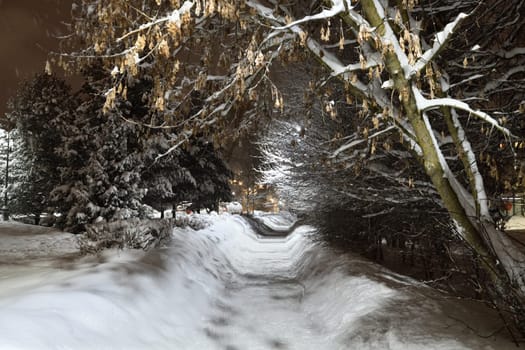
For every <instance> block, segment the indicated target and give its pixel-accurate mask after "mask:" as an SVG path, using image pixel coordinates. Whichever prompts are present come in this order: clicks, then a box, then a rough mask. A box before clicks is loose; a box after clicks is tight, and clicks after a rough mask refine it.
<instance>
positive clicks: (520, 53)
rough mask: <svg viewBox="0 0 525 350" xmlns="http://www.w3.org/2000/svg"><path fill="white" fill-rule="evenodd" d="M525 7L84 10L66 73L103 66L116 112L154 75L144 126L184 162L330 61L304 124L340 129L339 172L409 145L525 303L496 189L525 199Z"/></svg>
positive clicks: (249, 122)
mask: <svg viewBox="0 0 525 350" xmlns="http://www.w3.org/2000/svg"><path fill="white" fill-rule="evenodd" d="M521 7H522V1H519V0H510V1H508V0H487V1H482V0H479V1H472V0H459V1H458V0H436V1H432V0H398V1H394V0H392V1H387V0H359V1H354V0H330V1H306V2H305V1H297V2H296V1H291V2H285V3H283V2H280V1H274V0H246V1H234V0H209V1H204V0H195V1H189V0H188V1H184V2H182V1H179V0H169V1H168V0H156V1H139V0H132V1H124V0H83V1H81V2H79V3H78V4H77V5H76V6H75V8H74V11H73V18H72V20H73V21H72V26H71V30H72V33H71V35H70V36H69V37H68V39H67V40H65V41H64V52H63V53H61V54H59V55H57V56H56V61H57V63H58V64H60V65H62V66H64V67H65V68H66V69H73V70H74V69H78V67H83V66H85V65H86V64H91V62H93V60H100V61H101V62H102V64H103V67H104V68H105V71H106V74H107V76H108V77H111V79H112V83H111V84H110V85H109V86H108V87H107V89H106V90H105V92H104V96H105V103H104V111H109V110H111V109H113V108H114V107H115V105H116V104H118V103H119V102H118V101H120V100H121V99H124V100H125V99H126V98H127V97H128V94H129V90H130V87H131V86H133V84H135V82H136V80H137V79H138V77H141V76H145V75H147V76H149V77H151V83H152V86H151V89H149V90H148V91H145V92H144V94H143V98H144V100H145V101H147V103H148V105H149V106H150V107H151V108H152V109H153V110H155V111H156V113H155V115H154V117H152V118H151V119H149V120H147V121H143V125H146V126H148V127H150V128H153V129H155V128H169V129H170V130H172V131H173V133H172V136H173V137H172V139H171V140H170V142H171V149H175V148H177V147H179V146H180V145H181V144H182V143H183V142H186V141H187V140H189V139H190V138H191V135H196V134H201V133H205V134H209V135H212V136H213V137H214V138H215V141H216V143H218V144H220V143H223V142H224V140H225V138H224V135H229V134H236V133H238V132H241V131H243V130H249V129H250V128H254V127H257V126H258V125H260V124H261V122H263V121H265V120H266V118H268V117H269V116H272V115H273V114H276V113H279V112H282V111H283V108H284V106H286V104H287V103H289V101H287V100H285V98H284V95H283V93H282V92H281V91H280V89H279V86H278V84H276V80H278V79H279V78H281V79H282V78H283V77H282V76H281V77H279V76H275V70H274V67H276V66H278V65H283V64H289V63H293V64H303V63H304V62H307V61H314V62H316V65H317V68H318V69H315V72H316V73H315V74H314V73H313V72H308V71H305V72H304V74H305V75H306V76H307V78H308V80H310V81H311V82H310V83H309V84H308V89H307V95H310V94H318V95H320V96H321V98H320V101H321V105H320V113H317V114H315V113H313V112H314V109H313V108H307V109H306V110H305V120H306V124H305V127H306V128H309V127H311V125H315V123H311V122H310V120H311V119H312V118H313V117H319V115H320V116H321V117H322V118H329V119H331V120H334V121H337V122H338V123H339V125H340V127H338V128H334V129H335V130H333V134H332V135H330V148H329V149H327V150H326V152H325V154H324V159H326V161H327V163H326V164H331V165H333V164H335V165H337V166H342V167H344V166H345V164H351V166H354V167H355V166H356V164H357V165H359V164H363V163H364V164H366V163H367V159H368V158H369V157H365V158H361V159H362V161H360V162H357V161H356V159H357V158H355V156H356V155H357V156H359V155H360V154H363V152H365V153H366V154H368V156H370V155H373V154H375V153H376V152H377V150H378V148H381V147H382V148H385V149H386V150H387V151H388V149H389V148H390V149H394V148H392V147H393V145H395V149H400V148H399V147H402V148H403V149H404V151H405V152H408V153H410V154H411V155H412V156H413V157H414V159H416V160H417V162H418V164H419V165H420V169H421V170H422V171H423V172H424V173H425V174H426V177H427V179H429V180H430V182H431V183H432V185H433V187H434V188H435V191H436V193H437V194H438V195H439V197H440V198H441V201H442V204H443V206H444V207H445V208H446V209H447V210H448V212H449V213H450V216H451V218H452V219H453V220H454V222H455V223H456V224H457V226H458V228H459V232H461V235H462V238H463V239H464V240H465V241H466V242H468V244H469V245H470V246H471V247H472V249H473V250H474V251H475V252H476V254H478V255H479V256H480V257H481V258H480V261H481V265H482V266H483V267H484V269H485V271H486V273H487V274H488V275H489V276H491V279H492V281H493V282H494V284H496V285H497V286H499V287H501V288H503V287H502V286H503V285H506V286H507V287H508V286H511V285H516V286H518V288H517V289H516V290H518V291H519V292H518V295H520V296H519V297H518V298H522V297H523V294H524V291H525V276H524V275H523V266H522V265H521V262H522V261H524V257H523V254H522V253H521V252H520V251H519V250H518V249H515V248H513V244H512V243H511V242H509V241H508V239H506V238H505V236H503V235H501V234H500V233H499V232H498V231H497V230H496V229H495V228H494V225H493V220H492V218H491V217H490V215H489V205H490V201H489V200H490V196H491V195H493V194H494V193H495V192H496V190H497V191H515V190H519V189H522V188H523V183H522V182H523V174H522V173H521V177H520V174H519V173H518V172H517V171H518V170H519V169H521V167H520V164H519V163H518V161H519V154H520V153H522V152H523V146H524V140H523V135H524V125H523V118H522V114H523V110H524V107H525V104H524V102H523V101H525V96H524V85H523V83H522V81H523V76H524V74H525V69H524V68H523V67H525V49H524V47H525V43H524V42H523V40H524V39H523V38H524V37H525V36H523V35H520V34H522V33H523V28H524V20H523V18H522V16H520V14H521V13H522V11H521V10H520V9H521ZM317 72H319V74H318V73H317ZM288 78H289V79H291V80H292V81H293V79H294V77H293V75H292V76H289V77H288ZM336 81H337V82H336ZM197 92H198V93H199V94H200V96H201V99H202V102H203V103H201V104H199V105H197V106H196V105H194V103H193V102H194V99H193V96H194V94H195V93H197ZM308 103H309V101H308V99H307V100H306V105H307V106H308ZM391 154H392V155H394V153H391ZM403 157H404V156H403V155H400V156H399V158H403ZM368 164H370V163H368ZM359 166H361V165H359ZM492 179H495V181H493V180H492ZM406 180H407V182H408V183H407V185H410V183H409V181H410V178H407V179H406ZM491 182H492V183H493V184H494V186H492V189H491V192H489V191H487V183H491ZM520 186H521V187H520ZM496 187H499V188H498V189H494V188H496ZM509 288H510V287H508V288H507V289H505V288H503V289H505V290H506V291H507V292H509V294H512V295H514V294H513V293H514V292H515V291H516V290H515V289H509Z"/></svg>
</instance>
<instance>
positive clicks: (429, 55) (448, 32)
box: [410, 13, 468, 76]
mask: <svg viewBox="0 0 525 350" xmlns="http://www.w3.org/2000/svg"><path fill="white" fill-rule="evenodd" d="M467 17H468V16H467V15H466V14H465V13H460V14H459V15H458V16H457V17H456V19H455V20H454V21H453V22H450V23H449V24H447V25H446V26H445V28H444V29H443V30H442V31H441V32H439V33H437V34H436V35H435V38H434V45H433V46H432V48H430V49H428V50H427V51H425V53H424V54H423V55H422V56H421V57H420V58H419V59H418V60H417V61H416V63H415V64H414V69H413V70H412V72H411V74H410V75H411V76H414V75H415V74H417V73H418V72H420V71H421V70H422V69H423V68H425V66H426V65H427V64H428V63H429V62H431V61H432V60H433V59H434V57H435V56H436V55H437V54H438V52H439V51H440V50H441V49H442V48H443V47H444V46H445V45H446V43H447V42H448V40H449V39H450V37H451V36H452V34H453V33H454V31H455V29H456V27H457V26H458V25H459V24H460V23H461V21H462V20H463V19H465V18H467Z"/></svg>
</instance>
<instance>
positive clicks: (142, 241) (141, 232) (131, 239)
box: [79, 214, 216, 254]
mask: <svg viewBox="0 0 525 350" xmlns="http://www.w3.org/2000/svg"><path fill="white" fill-rule="evenodd" d="M213 215H214V214H210V215H200V214H192V215H187V214H179V215H177V216H176V218H170V219H138V218H131V219H127V220H118V221H112V222H106V221H100V222H96V223H94V224H90V225H86V232H85V233H84V234H82V235H81V236H80V238H79V247H80V252H81V253H82V254H94V253H98V252H100V251H102V250H104V249H109V248H119V249H124V248H129V249H143V250H148V249H150V248H154V247H158V246H160V245H161V244H163V243H165V242H167V241H169V240H170V238H171V233H172V231H173V228H174V227H191V228H192V229H194V230H201V229H203V228H205V227H207V226H209V225H210V224H211V222H212V216H213ZM215 215H216V214H215Z"/></svg>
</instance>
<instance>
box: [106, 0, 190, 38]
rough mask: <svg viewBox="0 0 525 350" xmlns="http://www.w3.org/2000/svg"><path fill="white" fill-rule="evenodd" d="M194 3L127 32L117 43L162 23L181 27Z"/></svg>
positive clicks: (185, 3)
mask: <svg viewBox="0 0 525 350" xmlns="http://www.w3.org/2000/svg"><path fill="white" fill-rule="evenodd" d="M193 5H194V3H193V2H192V1H185V2H184V4H182V6H181V7H180V8H179V9H178V10H174V11H173V12H171V13H170V14H168V15H167V16H164V17H162V18H158V19H156V20H154V21H151V22H148V23H145V24H142V25H141V26H139V27H138V28H136V29H134V30H131V31H129V32H127V33H126V34H124V35H122V36H121V37H120V38H117V40H116V41H117V42H120V41H122V40H124V39H126V38H127V37H129V36H131V35H133V34H137V33H140V32H143V31H145V30H147V29H149V28H151V27H153V26H155V25H157V24H160V23H163V22H172V23H175V24H176V25H177V26H178V27H180V25H181V18H182V16H183V15H184V14H186V13H188V12H189V11H190V10H191V8H192V7H193Z"/></svg>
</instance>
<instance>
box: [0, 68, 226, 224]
mask: <svg viewBox="0 0 525 350" xmlns="http://www.w3.org/2000/svg"><path fill="white" fill-rule="evenodd" d="M84 76H85V80H86V81H85V84H84V86H83V87H82V88H81V89H80V90H79V91H78V92H76V93H74V94H73V93H71V92H70V90H69V88H68V87H67V86H66V85H65V83H64V82H63V81H62V80H60V79H58V78H56V77H54V76H51V75H48V74H42V75H40V76H37V77H35V78H34V79H33V80H30V81H28V82H27V83H25V84H24V85H23V86H22V88H21V90H20V91H19V93H18V95H17V97H16V99H14V100H13V101H14V102H13V103H12V105H11V113H10V114H9V115H8V119H7V120H5V122H6V123H7V122H10V123H11V125H13V126H14V129H13V131H12V132H11V134H10V135H11V138H12V141H11V143H14V144H15V145H16V147H12V153H13V154H12V155H11V157H12V160H11V163H12V164H11V167H12V170H11V174H10V177H9V178H10V184H9V186H8V188H7V189H8V194H9V196H10V197H11V198H10V209H11V211H12V212H14V213H18V214H32V215H35V216H36V217H37V218H38V217H39V215H40V213H42V212H43V211H44V210H48V211H49V213H50V214H54V215H52V217H55V218H56V222H55V225H57V226H59V227H62V228H66V229H67V230H70V231H72V232H78V231H82V230H83V229H84V228H85V225H86V224H90V223H93V222H95V221H97V222H98V221H106V222H109V221H115V220H124V219H129V218H134V217H143V216H144V214H145V211H144V210H145V207H144V203H146V204H152V205H154V206H155V207H156V208H158V209H162V208H164V207H166V206H168V205H169V206H176V204H177V203H178V202H180V201H193V200H194V201H195V202H196V203H199V204H200V205H204V206H208V207H209V208H215V206H216V204H215V202H217V203H218V201H219V200H228V199H229V198H230V196H231V194H230V190H229V182H228V180H229V178H230V174H231V173H230V171H229V170H228V168H227V167H226V166H225V164H224V162H223V161H222V159H221V158H220V156H219V153H218V151H217V150H215V149H214V147H213V146H211V144H209V145H207V141H206V139H204V138H199V139H197V138H193V139H192V140H191V141H190V142H189V143H188V144H187V145H186V147H185V148H184V149H182V148H181V149H177V150H176V151H173V152H170V149H171V148H172V147H173V144H172V143H171V142H170V141H171V140H172V139H173V137H174V136H173V132H174V131H173V130H171V129H169V128H158V129H151V128H149V127H146V126H144V124H145V123H146V122H147V121H151V120H153V119H155V118H158V117H159V116H158V114H157V113H155V112H151V111H150V110H149V109H148V107H147V105H145V104H144V102H143V100H142V98H143V94H144V93H145V92H147V91H148V89H149V88H151V80H150V79H148V78H147V77H146V78H144V79H142V80H140V81H136V82H135V84H134V85H133V86H131V85H130V86H129V87H128V89H129V92H128V95H127V99H124V98H122V97H118V98H117V100H116V101H114V105H113V106H112V107H111V108H110V109H106V106H105V97H104V95H103V91H105V90H104V89H106V88H107V86H108V85H109V84H110V80H108V78H107V77H106V76H105V75H104V74H101V71H100V69H98V68H97V66H96V65H93V66H91V67H89V68H87V69H86V70H84ZM202 198H206V199H208V198H209V200H208V201H205V200H203V199H202ZM37 223H38V222H37Z"/></svg>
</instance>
